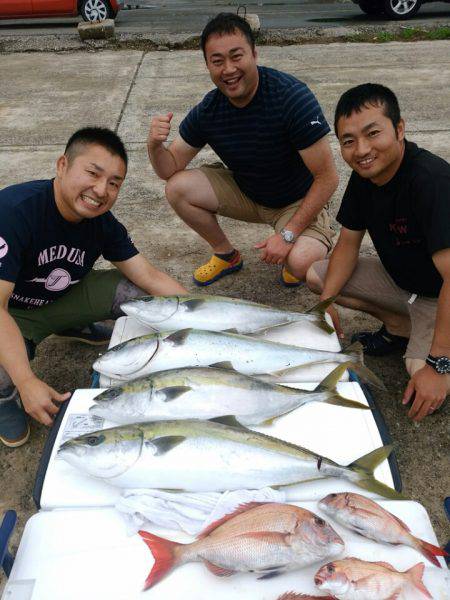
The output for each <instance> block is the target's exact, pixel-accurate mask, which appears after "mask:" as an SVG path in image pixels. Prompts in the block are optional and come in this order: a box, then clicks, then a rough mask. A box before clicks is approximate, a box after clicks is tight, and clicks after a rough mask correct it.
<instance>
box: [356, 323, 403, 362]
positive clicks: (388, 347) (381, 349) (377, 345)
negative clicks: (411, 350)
mask: <svg viewBox="0 0 450 600" xmlns="http://www.w3.org/2000/svg"><path fill="white" fill-rule="evenodd" d="M408 341H409V338H407V337H403V336H401V335H394V334H392V333H389V332H388V331H387V329H386V327H385V326H384V325H383V326H382V327H381V329H379V330H378V331H361V332H360V333H355V334H354V335H353V336H352V343H353V342H360V343H361V344H362V346H363V348H364V354H367V355H369V356H385V355H386V354H391V353H392V352H397V351H399V350H401V351H405V350H406V347H407V345H408Z"/></svg>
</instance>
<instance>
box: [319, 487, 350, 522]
mask: <svg viewBox="0 0 450 600" xmlns="http://www.w3.org/2000/svg"><path fill="white" fill-rule="evenodd" d="M349 504H350V495H349V494H348V493H347V492H342V493H339V494H328V496H325V498H322V500H320V502H319V508H320V510H323V512H324V513H326V514H327V515H331V516H333V515H335V514H336V513H338V512H340V511H342V510H345V509H346V508H347V507H348V506H349Z"/></svg>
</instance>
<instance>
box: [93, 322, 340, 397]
mask: <svg viewBox="0 0 450 600" xmlns="http://www.w3.org/2000/svg"><path fill="white" fill-rule="evenodd" d="M325 317H326V319H327V321H328V322H329V323H330V324H331V318H330V316H329V315H328V314H326V315H325ZM152 331H155V329H153V328H151V327H146V326H145V325H142V323H139V322H138V321H137V320H136V319H133V318H132V317H120V318H119V319H117V321H116V324H115V327H114V331H113V335H112V337H111V341H110V344H109V347H110V348H112V347H113V346H117V344H120V343H121V342H125V341H127V340H130V339H132V338H135V337H138V336H141V335H146V334H147V333H150V332H152ZM253 337H257V338H260V339H264V340H268V341H272V342H280V343H282V344H290V345H292V346H301V347H304V348H315V349H316V350H327V351H328V352H340V351H341V345H340V343H339V339H338V337H337V335H336V333H332V334H329V333H326V332H325V331H322V329H320V328H319V327H317V326H316V325H314V324H313V323H310V322H307V321H306V322H298V323H289V324H288V325H281V326H279V327H272V328H271V329H266V330H265V331H263V332H261V333H258V334H253ZM336 367H337V363H326V364H316V365H310V366H308V368H300V369H291V370H290V371H289V377H290V381H297V382H309V381H317V382H319V381H322V379H325V377H326V376H327V375H328V373H330V372H331V371H332V370H333V369H335V368H336ZM347 380H348V374H347V372H345V373H344V375H343V376H342V377H341V381H347ZM119 383H121V382H120V381H116V380H113V379H110V378H109V377H105V376H104V375H101V376H100V387H110V386H112V385H117V384H119Z"/></svg>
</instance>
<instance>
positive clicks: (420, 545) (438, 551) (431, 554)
mask: <svg viewBox="0 0 450 600" xmlns="http://www.w3.org/2000/svg"><path fill="white" fill-rule="evenodd" d="M414 547H415V548H416V550H417V551H418V552H420V553H421V554H423V555H424V556H425V557H426V558H428V560H429V561H430V562H432V563H433V565H436V567H439V568H442V567H441V563H440V562H439V561H438V559H437V558H436V556H448V553H447V552H446V551H445V550H444V549H443V548H439V546H434V545H433V544H430V543H429V542H426V541H425V540H421V539H419V538H414Z"/></svg>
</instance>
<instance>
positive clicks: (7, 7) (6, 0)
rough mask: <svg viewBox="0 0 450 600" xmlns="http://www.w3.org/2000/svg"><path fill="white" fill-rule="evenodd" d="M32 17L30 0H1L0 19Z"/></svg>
mask: <svg viewBox="0 0 450 600" xmlns="http://www.w3.org/2000/svg"><path fill="white" fill-rule="evenodd" d="M27 15H28V16H30V17H31V15H32V7H31V0H1V1H0V17H2V18H3V19H4V18H10V19H12V18H14V17H18V16H27Z"/></svg>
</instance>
